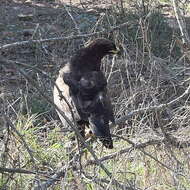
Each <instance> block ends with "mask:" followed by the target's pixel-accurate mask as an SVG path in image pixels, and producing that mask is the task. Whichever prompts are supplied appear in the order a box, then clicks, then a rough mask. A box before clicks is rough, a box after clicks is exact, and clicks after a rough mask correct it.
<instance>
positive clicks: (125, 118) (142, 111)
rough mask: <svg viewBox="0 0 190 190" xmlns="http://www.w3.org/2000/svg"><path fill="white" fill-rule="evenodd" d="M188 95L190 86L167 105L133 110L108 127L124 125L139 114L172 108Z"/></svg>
mask: <svg viewBox="0 0 190 190" xmlns="http://www.w3.org/2000/svg"><path fill="white" fill-rule="evenodd" d="M189 93H190V85H189V86H188V87H187V89H186V90H185V92H184V93H183V94H182V95H181V96H179V97H177V98H176V99H174V100H171V101H170V102H168V103H165V104H160V105H158V106H149V107H145V108H141V109H137V110H133V111H131V112H129V113H128V114H127V115H125V116H123V117H121V118H120V119H118V120H117V121H116V122H115V124H111V125H110V127H114V126H115V125H119V124H122V123H124V122H125V121H126V120H128V119H130V118H131V117H133V116H135V115H137V114H141V113H145V112H147V111H148V112H152V111H156V110H157V111H160V110H163V109H165V108H167V107H169V106H172V105H174V104H176V103H177V102H179V101H181V100H182V99H183V98H184V97H185V96H187V95H188V94H189Z"/></svg>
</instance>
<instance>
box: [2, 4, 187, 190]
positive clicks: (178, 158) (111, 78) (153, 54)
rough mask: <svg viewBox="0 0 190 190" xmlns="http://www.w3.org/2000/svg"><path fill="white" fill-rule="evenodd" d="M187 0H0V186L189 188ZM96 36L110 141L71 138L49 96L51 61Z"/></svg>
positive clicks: (54, 67)
mask: <svg viewBox="0 0 190 190" xmlns="http://www.w3.org/2000/svg"><path fill="white" fill-rule="evenodd" d="M189 17H190V2H189V1H188V0H186V1H185V0H181V1H177V0H176V1H175V0H171V1H168V0H155V1H154V0H123V1H122V0H113V1H111V0H105V1H100V0H99V1H98V0H89V1H84V0H70V1H69V0H39V1H37V0H1V1H0V189H1V190H9V189H13V190H20V189H21V190H22V189H35V190H40V189H53V190H59V189H62V190H63V189H64V190H65V189H69V190H70V189H73V190H96V189H97V190H101V189H102V190H105V189H109V190H116V189H126V190H143V189H144V190H145V189H146V190H166V189H167V190H189V189H190V149H189V146H190V141H189V140H190V126H189V122H190V100H189V93H190V86H189V81H190V78H189V75H190V40H189V34H190V18H189ZM97 37H105V38H109V39H111V40H113V41H114V42H115V43H116V45H117V46H119V47H120V49H121V51H122V53H121V55H118V56H116V57H109V56H108V57H106V58H105V59H104V60H103V65H102V70H103V71H104V72H105V75H106V77H107V80H108V89H109V93H110V96H111V99H112V103H113V107H114V114H115V117H116V123H117V125H116V126H113V125H111V127H112V134H113V139H114V149H113V150H106V149H105V148H103V147H102V145H101V143H99V142H98V141H97V140H95V141H94V142H93V143H91V142H87V144H89V146H90V151H91V153H90V152H89V150H88V149H89V148H88V149H84V150H80V151H79V149H78V148H77V143H76V141H74V140H72V139H73V137H74V136H75V134H74V132H72V131H70V129H68V128H66V127H65V126H62V124H61V122H60V120H59V118H58V116H57V114H56V112H55V108H54V105H53V104H52V103H51V101H52V97H53V95H52V89H53V85H54V81H55V79H56V77H57V74H58V71H59V69H60V68H61V66H63V65H64V64H65V63H66V62H67V61H68V60H69V58H70V57H71V56H72V55H73V53H74V52H75V51H76V50H77V49H78V48H80V47H82V46H83V45H84V44H85V43H86V42H88V41H90V40H93V39H95V38H97Z"/></svg>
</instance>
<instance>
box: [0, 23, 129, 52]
mask: <svg viewBox="0 0 190 190" xmlns="http://www.w3.org/2000/svg"><path fill="white" fill-rule="evenodd" d="M129 24H130V23H129V22H125V23H123V24H120V25H118V26H114V27H112V28H111V29H109V30H106V29H105V30H102V31H100V32H93V33H89V34H79V35H71V36H67V37H57V38H47V39H41V40H27V41H21V42H14V43H11V44H5V45H3V46H0V50H5V49H8V48H13V47H17V46H23V45H29V44H37V43H44V42H52V41H54V42H56V41H57V42H59V41H65V40H74V39H79V38H89V37H92V36H96V35H102V34H106V33H110V32H113V31H115V30H119V29H121V28H123V27H126V26H127V25H129Z"/></svg>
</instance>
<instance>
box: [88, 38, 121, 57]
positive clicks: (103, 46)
mask: <svg viewBox="0 0 190 190" xmlns="http://www.w3.org/2000/svg"><path fill="white" fill-rule="evenodd" d="M85 48H86V49H88V50H89V51H90V52H91V53H92V54H93V53H94V54H96V55H100V56H101V58H102V57H103V56H105V55H108V54H118V53H119V49H118V48H117V47H116V45H115V44H114V43H113V42H112V41H110V40H108V39H105V38H97V39H95V40H94V41H92V42H89V43H88V44H87V45H86V47H85Z"/></svg>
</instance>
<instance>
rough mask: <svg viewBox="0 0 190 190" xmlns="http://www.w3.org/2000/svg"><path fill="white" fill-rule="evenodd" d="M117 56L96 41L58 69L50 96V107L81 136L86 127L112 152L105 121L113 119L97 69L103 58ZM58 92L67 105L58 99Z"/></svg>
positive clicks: (103, 42) (105, 41) (100, 40)
mask: <svg viewBox="0 0 190 190" xmlns="http://www.w3.org/2000/svg"><path fill="white" fill-rule="evenodd" d="M118 52H119V51H118V49H117V47H116V45H115V44H114V43H113V42H112V41H110V40H108V39H104V38H98V39H96V40H94V41H92V42H91V43H90V44H88V45H87V46H86V47H83V48H81V49H79V50H78V51H77V52H76V53H75V55H74V56H73V57H71V59H70V61H69V62H68V63H67V64H65V65H64V67H63V68H61V69H60V71H59V75H58V77H57V79H56V82H55V83H56V84H55V86H54V92H53V95H54V103H55V104H56V106H57V107H58V108H59V109H60V110H61V111H63V112H64V113H65V114H66V116H67V117H68V118H69V119H70V120H71V121H72V120H73V119H75V121H77V124H78V127H79V130H80V132H81V135H82V136H83V137H85V129H86V127H89V128H90V129H91V132H92V134H93V135H94V136H96V137H97V138H99V139H100V141H101V142H102V144H103V145H104V146H105V147H106V148H109V149H111V148H113V141H112V138H111V134H110V129H109V121H111V122H114V115H113V110H112V105H111V101H110V99H109V96H108V93H107V81H106V78H105V76H104V74H103V73H102V71H101V70H100V67H101V60H102V58H103V57H104V56H105V55H108V54H117V53H118ZM60 91H61V93H62V94H61V95H63V96H64V97H65V98H66V99H67V102H66V101H64V99H62V98H61V96H60ZM68 103H69V104H70V106H68ZM70 107H71V108H72V112H71V110H70V109H71V108H70ZM57 112H58V115H59V117H60V119H61V121H62V123H63V125H64V126H67V125H68V124H67V122H66V121H65V119H64V118H63V117H62V116H61V114H60V113H59V111H57ZM73 115H74V118H73Z"/></svg>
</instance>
